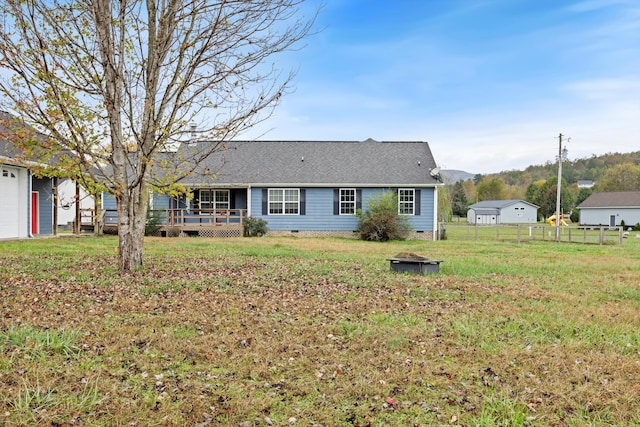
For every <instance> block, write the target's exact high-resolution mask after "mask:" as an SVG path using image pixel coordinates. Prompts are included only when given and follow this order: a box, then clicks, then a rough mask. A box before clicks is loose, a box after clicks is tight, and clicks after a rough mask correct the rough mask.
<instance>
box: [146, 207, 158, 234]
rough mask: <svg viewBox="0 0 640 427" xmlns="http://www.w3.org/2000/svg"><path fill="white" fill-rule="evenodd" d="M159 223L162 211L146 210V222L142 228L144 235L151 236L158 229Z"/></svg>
mask: <svg viewBox="0 0 640 427" xmlns="http://www.w3.org/2000/svg"><path fill="white" fill-rule="evenodd" d="M160 221H162V211H158V210H151V209H148V210H147V222H146V224H145V226H144V235H145V236H151V235H153V234H154V233H155V232H156V231H158V229H159V228H160Z"/></svg>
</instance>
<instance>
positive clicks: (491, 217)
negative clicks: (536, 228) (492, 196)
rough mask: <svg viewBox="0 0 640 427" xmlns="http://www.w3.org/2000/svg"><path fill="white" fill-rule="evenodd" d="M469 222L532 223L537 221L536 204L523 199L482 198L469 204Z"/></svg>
mask: <svg viewBox="0 0 640 427" xmlns="http://www.w3.org/2000/svg"><path fill="white" fill-rule="evenodd" d="M467 222H468V223H469V224H478V225H493V224H533V223H536V222H538V206H536V205H534V204H531V203H529V202H525V201H524V200H484V201H482V202H478V203H475V204H473V205H471V206H469V210H468V211H467Z"/></svg>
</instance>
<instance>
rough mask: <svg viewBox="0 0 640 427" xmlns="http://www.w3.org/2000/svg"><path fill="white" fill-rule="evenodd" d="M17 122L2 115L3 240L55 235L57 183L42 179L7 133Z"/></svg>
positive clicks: (0, 231)
mask: <svg viewBox="0 0 640 427" xmlns="http://www.w3.org/2000/svg"><path fill="white" fill-rule="evenodd" d="M13 120H14V118H13V117H12V116H11V115H9V114H8V113H4V112H0V201H2V202H1V208H0V239H15V238H27V237H33V236H36V235H50V234H54V224H53V217H54V203H53V199H54V198H53V180H52V179H51V178H38V177H37V176H35V175H34V174H33V173H32V171H33V169H35V168H36V167H37V166H38V165H37V164H36V163H35V162H32V161H29V160H26V159H24V158H23V156H21V155H20V154H21V153H20V151H19V150H18V149H17V148H16V147H15V145H14V144H13V143H11V141H9V139H10V138H9V137H8V135H7V132H10V130H9V129H8V128H7V126H8V123H9V121H13Z"/></svg>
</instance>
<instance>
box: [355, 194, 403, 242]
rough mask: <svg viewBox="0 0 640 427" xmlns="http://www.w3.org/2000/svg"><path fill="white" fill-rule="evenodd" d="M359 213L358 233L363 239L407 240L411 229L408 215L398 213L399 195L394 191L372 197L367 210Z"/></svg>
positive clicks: (374, 240) (382, 240) (373, 240)
mask: <svg viewBox="0 0 640 427" xmlns="http://www.w3.org/2000/svg"><path fill="white" fill-rule="evenodd" d="M358 215H359V216H360V219H359V221H358V234H359V235H360V238H361V239H362V240H367V241H372V242H386V241H388V240H405V239H406V238H407V237H408V236H409V232H410V231H411V226H410V225H409V221H408V219H407V217H406V216H402V215H399V214H398V196H397V194H396V193H395V192H392V191H386V192H384V193H381V194H380V195H379V196H377V197H373V198H371V199H370V200H369V203H368V206H367V210H366V211H365V212H359V213H358Z"/></svg>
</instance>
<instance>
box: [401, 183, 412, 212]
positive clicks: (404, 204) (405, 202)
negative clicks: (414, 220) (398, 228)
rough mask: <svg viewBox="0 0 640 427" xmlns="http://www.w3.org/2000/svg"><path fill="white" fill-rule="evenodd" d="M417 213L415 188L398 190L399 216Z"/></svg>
mask: <svg viewBox="0 0 640 427" xmlns="http://www.w3.org/2000/svg"><path fill="white" fill-rule="evenodd" d="M414 212H415V190H414V189H413V188H400V189H398V214H399V215H413V214H414Z"/></svg>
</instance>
